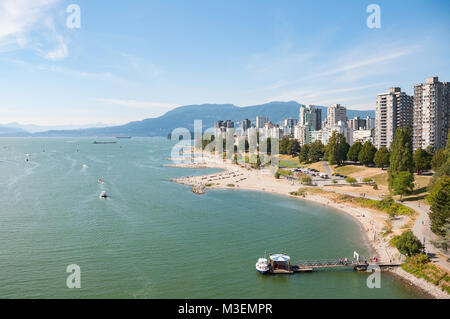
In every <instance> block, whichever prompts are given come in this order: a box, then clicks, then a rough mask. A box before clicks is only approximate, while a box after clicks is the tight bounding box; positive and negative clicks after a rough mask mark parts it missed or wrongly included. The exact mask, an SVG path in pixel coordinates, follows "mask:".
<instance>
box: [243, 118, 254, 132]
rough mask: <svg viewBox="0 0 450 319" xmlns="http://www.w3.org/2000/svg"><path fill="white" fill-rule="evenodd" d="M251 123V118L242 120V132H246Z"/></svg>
mask: <svg viewBox="0 0 450 319" xmlns="http://www.w3.org/2000/svg"><path fill="white" fill-rule="evenodd" d="M251 125H252V123H251V122H250V120H249V119H245V120H242V122H241V129H242V132H246V131H247V130H248V129H249V128H250V126H251Z"/></svg>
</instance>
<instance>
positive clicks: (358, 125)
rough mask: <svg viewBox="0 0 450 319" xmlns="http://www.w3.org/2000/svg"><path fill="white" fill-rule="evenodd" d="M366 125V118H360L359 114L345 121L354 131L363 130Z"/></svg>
mask: <svg viewBox="0 0 450 319" xmlns="http://www.w3.org/2000/svg"><path fill="white" fill-rule="evenodd" d="M366 125H367V122H366V120H365V119H360V118H359V116H355V117H354V118H352V119H350V120H348V121H347V126H348V127H350V128H351V129H352V130H354V131H358V130H365V129H366Z"/></svg>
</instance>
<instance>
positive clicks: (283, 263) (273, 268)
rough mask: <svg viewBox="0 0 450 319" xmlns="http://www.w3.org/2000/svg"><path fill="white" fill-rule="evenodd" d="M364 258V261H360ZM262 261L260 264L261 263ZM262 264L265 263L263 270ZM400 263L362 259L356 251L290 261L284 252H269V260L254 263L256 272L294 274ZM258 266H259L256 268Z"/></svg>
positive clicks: (396, 264) (357, 269) (377, 266)
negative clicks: (352, 253)
mask: <svg viewBox="0 0 450 319" xmlns="http://www.w3.org/2000/svg"><path fill="white" fill-rule="evenodd" d="M362 260H364V261H362ZM261 262H262V264H263V265H262V266H261V264H260V263H261ZM264 264H265V265H266V267H265V270H264ZM401 265H402V264H401V263H392V262H389V263H384V262H380V261H379V260H378V259H376V258H373V259H370V258H369V259H367V258H364V259H362V258H361V257H360V256H359V254H358V253H356V252H354V257H353V258H335V259H324V260H301V261H297V262H296V263H291V261H290V257H289V256H288V255H286V254H270V255H269V260H268V261H267V259H265V258H261V259H260V260H258V263H257V264H256V268H257V270H258V272H261V271H260V269H263V271H266V272H268V273H270V274H294V273H304V272H313V271H314V270H319V269H334V268H344V269H345V268H347V269H351V268H353V270H355V271H372V270H388V269H392V268H395V267H399V266H401ZM258 267H259V268H258Z"/></svg>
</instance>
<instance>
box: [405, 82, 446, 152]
mask: <svg viewBox="0 0 450 319" xmlns="http://www.w3.org/2000/svg"><path fill="white" fill-rule="evenodd" d="M449 112H450V83H449V82H439V78H438V77H437V76H436V77H432V78H427V79H426V80H425V83H421V84H416V85H414V112H413V117H414V119H413V123H414V125H413V149H414V150H416V149H418V148H423V149H425V148H427V147H428V146H432V147H433V148H434V149H435V150H437V149H440V148H444V147H445V144H446V142H447V134H448V130H449V127H450V115H449Z"/></svg>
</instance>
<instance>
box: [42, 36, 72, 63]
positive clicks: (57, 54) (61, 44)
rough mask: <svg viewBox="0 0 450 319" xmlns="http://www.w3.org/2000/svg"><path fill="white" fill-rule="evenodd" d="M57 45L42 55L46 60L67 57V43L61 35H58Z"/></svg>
mask: <svg viewBox="0 0 450 319" xmlns="http://www.w3.org/2000/svg"><path fill="white" fill-rule="evenodd" d="M57 39H58V46H57V48H56V49H55V50H53V51H50V52H47V53H44V54H43V57H44V58H46V59H48V60H61V59H64V58H67V56H68V55H69V50H68V49H67V44H66V43H65V41H64V39H63V37H62V36H60V35H58V36H57Z"/></svg>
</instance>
